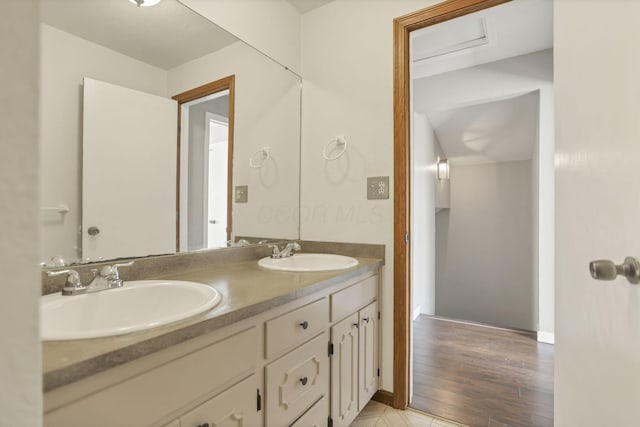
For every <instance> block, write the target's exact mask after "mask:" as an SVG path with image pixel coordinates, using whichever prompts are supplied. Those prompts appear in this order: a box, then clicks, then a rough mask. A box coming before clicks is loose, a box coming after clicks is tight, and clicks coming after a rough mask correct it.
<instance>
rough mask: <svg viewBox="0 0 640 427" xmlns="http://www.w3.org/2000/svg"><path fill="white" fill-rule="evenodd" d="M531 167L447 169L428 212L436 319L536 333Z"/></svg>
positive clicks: (524, 163) (515, 164)
mask: <svg viewBox="0 0 640 427" xmlns="http://www.w3.org/2000/svg"><path fill="white" fill-rule="evenodd" d="M531 176H532V175H531V161H518V162H505V163H491V164H484V165H474V166H455V165H454V166H452V167H451V181H450V182H451V208H450V209H445V210H442V211H440V212H438V213H437V214H436V315H438V316H445V317H452V318H456V319H465V320H472V321H477V322H483V323H489V324H492V325H497V326H506V327H513V328H519V329H528V330H536V326H537V325H536V323H537V314H536V313H537V312H536V309H537V306H536V303H535V290H534V283H533V268H532V263H533V249H532V248H533V242H532V236H533V231H532V230H533V221H532V212H533V206H532V195H531V191H532V190H531V189H532V179H531Z"/></svg>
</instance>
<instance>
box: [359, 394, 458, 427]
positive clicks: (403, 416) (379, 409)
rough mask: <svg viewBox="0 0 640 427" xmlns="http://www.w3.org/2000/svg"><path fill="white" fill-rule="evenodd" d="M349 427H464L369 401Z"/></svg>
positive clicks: (427, 415) (430, 416)
mask: <svg viewBox="0 0 640 427" xmlns="http://www.w3.org/2000/svg"><path fill="white" fill-rule="evenodd" d="M351 427H464V426H463V425H462V424H458V423H454V422H452V421H447V420H444V419H442V418H438V417H434V416H432V415H429V414H425V413H424V412H419V411H416V410H414V409H411V408H409V409H407V410H406V411H399V410H397V409H393V408H392V407H390V406H387V405H383V404H382V403H378V402H374V401H373V400H372V401H370V402H369V403H368V404H367V406H365V408H364V409H363V410H362V412H360V415H358V418H356V419H355V421H354V422H353V423H351Z"/></svg>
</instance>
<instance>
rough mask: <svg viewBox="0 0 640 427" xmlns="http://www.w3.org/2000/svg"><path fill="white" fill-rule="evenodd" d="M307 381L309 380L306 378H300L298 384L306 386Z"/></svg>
mask: <svg viewBox="0 0 640 427" xmlns="http://www.w3.org/2000/svg"><path fill="white" fill-rule="evenodd" d="M308 381H309V379H308V378H307V377H302V378H300V382H301V383H302V385H307V382H308Z"/></svg>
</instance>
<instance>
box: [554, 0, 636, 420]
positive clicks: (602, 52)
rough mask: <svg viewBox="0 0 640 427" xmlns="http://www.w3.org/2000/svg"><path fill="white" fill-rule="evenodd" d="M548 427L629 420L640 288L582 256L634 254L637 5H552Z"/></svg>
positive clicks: (620, 257)
mask: <svg viewBox="0 0 640 427" xmlns="http://www.w3.org/2000/svg"><path fill="white" fill-rule="evenodd" d="M554 5H555V6H554V7H555V9H554V38H555V39H554V44H555V61H554V67H555V85H556V123H557V139H556V141H557V146H556V183H557V192H556V197H557V205H556V230H557V232H556V233H557V234H556V245H557V246H556V308H557V309H556V362H555V380H556V386H555V425H556V426H561V427H562V426H637V425H639V423H640V421H639V416H638V401H639V399H640V285H632V284H630V283H628V282H627V280H626V279H625V278H624V277H618V278H617V279H615V280H614V281H599V280H593V279H592V278H591V276H590V274H589V269H588V265H589V261H591V260H594V259H598V258H601V259H602V258H604V259H611V260H615V261H616V262H617V263H620V262H621V261H622V260H623V259H624V258H625V257H626V256H628V255H631V256H638V255H640V233H638V231H637V230H638V228H637V227H638V222H639V221H640V197H639V195H638V194H639V192H638V183H640V78H639V77H638V76H640V56H639V55H637V44H638V40H640V25H638V23H639V22H640V2H633V1H613V2H611V1H607V2H605V1H590V2H572V1H557V2H554Z"/></svg>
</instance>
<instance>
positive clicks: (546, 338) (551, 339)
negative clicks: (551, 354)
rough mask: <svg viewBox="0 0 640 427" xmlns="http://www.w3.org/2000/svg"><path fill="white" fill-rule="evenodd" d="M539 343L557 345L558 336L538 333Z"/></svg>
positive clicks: (550, 333) (551, 333) (549, 333)
mask: <svg viewBox="0 0 640 427" xmlns="http://www.w3.org/2000/svg"><path fill="white" fill-rule="evenodd" d="M538 342H543V343H547V344H555V343H556V335H555V334H554V333H553V332H543V331H538Z"/></svg>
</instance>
